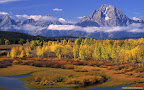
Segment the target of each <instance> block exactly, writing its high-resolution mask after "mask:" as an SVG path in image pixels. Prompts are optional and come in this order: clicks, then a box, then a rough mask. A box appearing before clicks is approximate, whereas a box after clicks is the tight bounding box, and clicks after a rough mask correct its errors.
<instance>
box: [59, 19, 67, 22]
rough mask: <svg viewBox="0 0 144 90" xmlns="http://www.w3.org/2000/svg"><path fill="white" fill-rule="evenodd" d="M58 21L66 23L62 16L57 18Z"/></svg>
mask: <svg viewBox="0 0 144 90" xmlns="http://www.w3.org/2000/svg"><path fill="white" fill-rule="evenodd" d="M58 21H59V22H61V23H67V21H66V20H65V19H64V18H59V19H58Z"/></svg>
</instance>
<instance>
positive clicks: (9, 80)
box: [0, 74, 128, 90]
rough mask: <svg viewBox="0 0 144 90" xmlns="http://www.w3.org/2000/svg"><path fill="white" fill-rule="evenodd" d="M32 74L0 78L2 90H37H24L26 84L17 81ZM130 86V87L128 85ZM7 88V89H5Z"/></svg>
mask: <svg viewBox="0 0 144 90" xmlns="http://www.w3.org/2000/svg"><path fill="white" fill-rule="evenodd" d="M29 76H30V74H27V75H20V76H12V77H0V87H1V88H0V90H35V89H28V88H24V87H23V86H25V82H23V81H20V80H17V79H19V78H24V77H29ZM126 86H128V85H126ZM122 87H124V86H118V87H103V88H101V87H96V86H95V85H91V86H87V87H83V88H73V89H72V88H67V89H66V88H49V89H36V90H70V89H71V90H121V88H122ZM4 88H5V89H4Z"/></svg>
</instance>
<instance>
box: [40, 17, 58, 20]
mask: <svg viewBox="0 0 144 90" xmlns="http://www.w3.org/2000/svg"><path fill="white" fill-rule="evenodd" d="M39 20H41V21H57V20H58V18H56V17H53V16H42V17H41V18H40V19H39Z"/></svg>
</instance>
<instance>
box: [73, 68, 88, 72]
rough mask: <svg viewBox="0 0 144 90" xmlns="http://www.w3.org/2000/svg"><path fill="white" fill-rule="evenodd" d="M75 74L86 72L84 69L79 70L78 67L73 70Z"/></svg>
mask: <svg viewBox="0 0 144 90" xmlns="http://www.w3.org/2000/svg"><path fill="white" fill-rule="evenodd" d="M74 71H75V72H88V70H86V69H84V68H80V67H76V68H75V69H74Z"/></svg>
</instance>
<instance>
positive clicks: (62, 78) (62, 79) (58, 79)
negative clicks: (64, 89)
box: [53, 75, 65, 82]
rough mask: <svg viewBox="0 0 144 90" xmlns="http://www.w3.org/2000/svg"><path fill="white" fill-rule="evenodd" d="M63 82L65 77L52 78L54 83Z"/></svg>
mask: <svg viewBox="0 0 144 90" xmlns="http://www.w3.org/2000/svg"><path fill="white" fill-rule="evenodd" d="M64 80H65V77H64V76H60V75H58V76H56V77H54V79H53V81H54V82H63V81H64Z"/></svg>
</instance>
